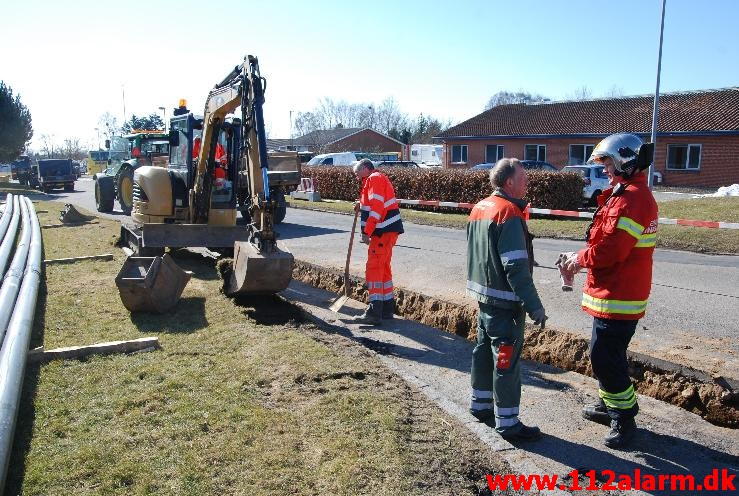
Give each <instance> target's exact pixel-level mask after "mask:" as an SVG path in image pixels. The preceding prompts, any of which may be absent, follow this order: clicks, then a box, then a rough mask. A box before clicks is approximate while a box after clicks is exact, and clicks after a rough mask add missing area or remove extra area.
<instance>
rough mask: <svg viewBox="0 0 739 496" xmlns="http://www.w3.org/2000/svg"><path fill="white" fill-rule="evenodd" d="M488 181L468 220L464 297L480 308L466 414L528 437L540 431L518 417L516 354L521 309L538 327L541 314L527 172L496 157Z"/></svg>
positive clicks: (507, 434) (508, 435)
mask: <svg viewBox="0 0 739 496" xmlns="http://www.w3.org/2000/svg"><path fill="white" fill-rule="evenodd" d="M490 183H491V185H492V186H493V188H494V190H495V191H494V192H493V194H492V195H491V196H489V197H487V198H485V199H484V200H482V201H480V202H478V203H477V204H476V205H475V207H474V208H473V209H472V212H471V213H470V217H469V222H468V223H467V294H468V295H470V296H472V297H473V298H475V299H476V300H477V303H478V306H479V315H478V319H477V345H476V346H475V349H474V350H473V351H472V372H471V379H472V402H471V406H470V413H471V414H472V415H473V416H474V417H475V418H477V419H478V420H479V421H480V422H484V423H485V424H487V425H488V426H490V427H492V428H493V429H495V431H496V432H497V433H498V434H500V435H501V436H502V437H503V438H505V439H509V440H532V439H537V438H538V437H540V436H541V431H540V430H539V428H538V427H535V426H527V425H524V424H523V423H522V422H521V421H520V420H519V418H518V413H519V404H520V400H521V365H520V362H519V359H520V357H521V350H522V348H523V340H524V326H525V320H526V314H527V313H528V314H529V316H530V317H531V319H532V320H533V321H534V323H535V324H537V325H540V326H542V327H544V323H545V322H546V319H547V316H546V312H545V311H544V306H543V305H542V303H541V300H540V299H539V295H538V293H537V292H536V288H535V287H534V280H533V277H532V275H533V266H534V264H533V261H534V254H533V247H532V244H531V237H530V236H529V233H528V228H527V226H526V216H527V215H526V202H525V201H524V200H522V198H523V197H524V195H525V194H526V187H527V177H526V171H525V170H524V168H523V166H522V165H521V162H520V161H519V160H518V159H515V158H503V159H500V160H499V161H498V163H496V164H495V167H494V168H493V169H492V170H491V171H490Z"/></svg>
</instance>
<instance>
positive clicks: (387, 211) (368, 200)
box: [353, 158, 403, 325]
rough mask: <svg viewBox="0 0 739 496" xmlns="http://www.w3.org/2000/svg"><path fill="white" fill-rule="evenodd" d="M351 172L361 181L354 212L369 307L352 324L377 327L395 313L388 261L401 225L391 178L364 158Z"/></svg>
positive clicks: (400, 231)
mask: <svg viewBox="0 0 739 496" xmlns="http://www.w3.org/2000/svg"><path fill="white" fill-rule="evenodd" d="M353 170H354V174H355V175H356V176H357V177H358V178H359V179H360V180H361V181H362V192H361V194H360V197H359V201H358V202H356V203H355V204H354V210H355V211H358V210H360V209H361V226H362V227H361V229H362V243H364V244H367V245H369V247H368V250H367V265H366V268H365V278H366V283H367V289H368V291H369V306H368V307H367V309H366V310H365V312H364V313H363V314H362V315H360V316H359V317H356V318H355V319H354V322H355V323H359V324H369V325H379V324H381V323H382V319H392V318H393V313H394V312H395V298H394V296H393V273H392V269H391V267H390V262H391V260H392V257H393V247H394V246H395V243H396V241H397V240H398V236H399V235H400V234H402V233H403V222H402V221H401V219H400V206H399V204H398V201H397V200H396V199H395V189H394V188H393V185H392V183H390V179H388V177H387V176H386V175H385V174H383V173H382V172H379V171H377V170H375V166H374V165H373V164H372V161H371V160H369V159H366V158H365V159H362V160H360V161H359V162H357V163H356V164H354V167H353Z"/></svg>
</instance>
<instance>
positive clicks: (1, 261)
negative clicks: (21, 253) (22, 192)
mask: <svg viewBox="0 0 739 496" xmlns="http://www.w3.org/2000/svg"><path fill="white" fill-rule="evenodd" d="M8 196H10V195H8ZM18 200H19V197H18V196H15V195H14V196H13V202H12V203H8V205H9V206H8V207H6V208H5V209H6V210H8V209H10V212H9V213H10V217H9V220H8V225H7V228H6V230H5V232H4V233H3V236H2V243H0V279H1V278H2V277H3V276H5V269H6V268H7V267H8V261H9V260H10V254H11V253H12V251H13V247H14V246H15V235H16V231H18V222H19V220H20V209H19V208H18ZM5 214H7V212H5V213H4V214H3V217H5Z"/></svg>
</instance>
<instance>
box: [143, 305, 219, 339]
mask: <svg viewBox="0 0 739 496" xmlns="http://www.w3.org/2000/svg"><path fill="white" fill-rule="evenodd" d="M131 322H133V324H134V325H135V326H136V327H137V328H138V330H139V331H141V332H146V333H149V332H166V333H172V334H184V333H190V332H195V331H197V330H200V329H204V328H205V327H208V319H207V318H206V317H205V298H203V297H202V296H193V297H189V298H182V299H181V300H180V301H179V303H177V306H176V307H175V308H174V310H171V311H169V312H167V313H165V314H161V315H160V314H152V313H144V312H134V313H132V314H131Z"/></svg>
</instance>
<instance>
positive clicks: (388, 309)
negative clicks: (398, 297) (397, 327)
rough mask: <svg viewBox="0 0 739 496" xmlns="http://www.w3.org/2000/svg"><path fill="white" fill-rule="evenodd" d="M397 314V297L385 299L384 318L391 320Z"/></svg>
mask: <svg viewBox="0 0 739 496" xmlns="http://www.w3.org/2000/svg"><path fill="white" fill-rule="evenodd" d="M393 314H395V298H391V299H389V300H385V301H383V302H382V318H383V320H390V319H392V318H393Z"/></svg>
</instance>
